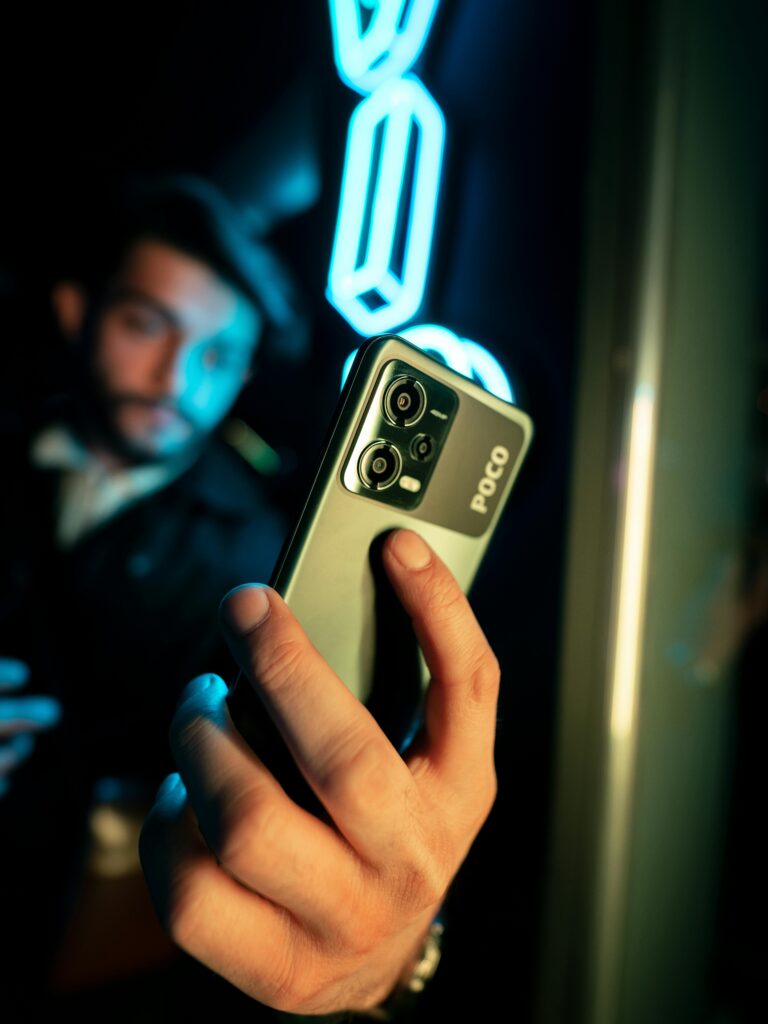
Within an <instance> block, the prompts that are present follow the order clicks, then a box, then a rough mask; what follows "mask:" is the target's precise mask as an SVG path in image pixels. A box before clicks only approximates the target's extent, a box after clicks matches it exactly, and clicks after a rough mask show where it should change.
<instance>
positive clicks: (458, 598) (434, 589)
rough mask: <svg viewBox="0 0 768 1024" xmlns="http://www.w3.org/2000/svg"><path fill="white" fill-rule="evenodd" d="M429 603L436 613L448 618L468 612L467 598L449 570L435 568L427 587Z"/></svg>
mask: <svg viewBox="0 0 768 1024" xmlns="http://www.w3.org/2000/svg"><path fill="white" fill-rule="evenodd" d="M427 603H428V606H429V608H430V610H431V611H432V612H434V613H439V614H441V615H444V616H445V617H446V618H450V617H453V616H455V615H459V614H466V608H467V599H466V597H465V595H464V594H463V593H462V591H461V588H460V587H459V585H458V584H457V583H456V581H455V580H454V578H453V577H452V576H451V575H450V574H449V573H448V571H447V570H444V571H439V570H433V572H432V573H431V578H430V580H429V584H428V588H427Z"/></svg>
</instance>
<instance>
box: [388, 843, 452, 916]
mask: <svg viewBox="0 0 768 1024" xmlns="http://www.w3.org/2000/svg"><path fill="white" fill-rule="evenodd" d="M398 876H399V880H398V886H397V890H398V900H397V902H398V903H399V905H400V906H401V907H407V908H409V909H410V910H411V911H412V912H419V911H422V910H424V909H426V908H427V907H431V906H433V905H434V904H435V903H438V902H440V901H441V900H442V899H443V898H444V896H445V891H446V889H447V887H448V882H449V880H450V872H449V871H448V870H447V867H446V862H445V857H444V856H443V855H442V854H441V853H438V852H437V851H436V850H433V849H429V848H427V847H421V848H420V849H419V850H418V851H416V850H414V851H413V852H412V854H411V856H410V857H409V858H408V859H406V860H405V861H404V862H403V863H401V864H400V866H399V870H398Z"/></svg>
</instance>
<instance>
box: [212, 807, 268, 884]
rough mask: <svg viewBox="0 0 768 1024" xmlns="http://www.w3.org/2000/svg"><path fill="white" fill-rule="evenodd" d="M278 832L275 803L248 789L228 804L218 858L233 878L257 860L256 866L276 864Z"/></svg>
mask: <svg viewBox="0 0 768 1024" xmlns="http://www.w3.org/2000/svg"><path fill="white" fill-rule="evenodd" d="M282 832H283V823H282V821H281V816H280V813H279V808H278V807H277V805H276V803H275V801H274V800H271V799H269V798H268V797H266V796H265V795H264V794H263V793H261V792H260V791H259V790H255V791H254V790H249V791H247V792H246V793H244V794H242V795H241V796H240V797H239V798H237V799H235V800H233V801H232V802H231V803H230V804H229V805H228V808H227V816H226V821H225V823H224V826H223V829H222V838H221V844H220V848H219V851H218V853H219V857H220V859H221V861H222V862H223V863H224V864H226V865H227V867H229V868H230V869H231V870H232V871H233V872H234V874H236V875H237V874H241V873H242V872H243V871H246V870H252V869H253V864H254V861H255V860H256V858H257V857H258V861H259V863H260V864H266V865H269V864H273V863H277V862H279V853H278V851H279V849H280V845H281V842H280V837H281V833H282Z"/></svg>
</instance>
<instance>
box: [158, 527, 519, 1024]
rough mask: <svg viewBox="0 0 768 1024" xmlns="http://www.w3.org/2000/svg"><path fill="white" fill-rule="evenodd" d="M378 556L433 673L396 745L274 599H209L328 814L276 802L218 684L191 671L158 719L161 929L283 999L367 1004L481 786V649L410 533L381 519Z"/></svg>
mask: <svg viewBox="0 0 768 1024" xmlns="http://www.w3.org/2000/svg"><path fill="white" fill-rule="evenodd" d="M382 557H383V562H384V566H385V569H386V571H387V574H388V576H389V578H390V580H391V582H392V584H393V587H394V589H395V592H396V593H397V595H398V597H399V599H400V601H401V602H402V604H403V606H404V607H405V609H406V611H407V612H408V614H409V615H410V617H411V620H412V622H413V626H414V629H415V631H416V635H417V638H418V640H419V643H420V644H421V647H422V650H423V652H424V656H425V658H426V661H427V664H428V666H429V669H430V672H431V675H432V680H431V683H430V687H429V691H428V693H427V698H426V708H425V725H424V730H423V732H422V734H421V736H420V737H419V739H418V740H417V742H416V743H415V744H414V745H413V746H412V747H411V748H410V749H409V751H408V753H407V755H406V757H405V759H403V758H402V757H401V756H400V755H399V754H398V753H397V751H396V750H395V748H394V747H393V746H392V745H391V744H390V743H389V741H388V740H387V738H386V737H385V736H384V734H383V733H382V731H381V730H380V728H379V727H378V725H377V724H376V722H375V720H374V719H373V718H372V716H371V715H370V713H369V712H368V711H367V710H366V708H365V707H364V706H363V705H362V704H361V703H360V702H359V701H358V700H357V699H356V698H355V697H354V696H353V695H352V694H351V693H350V691H349V690H348V689H347V688H346V687H345V686H344V684H343V683H342V682H341V681H340V680H339V679H338V677H337V676H336V675H335V674H334V673H333V672H332V670H331V669H330V668H329V666H328V664H327V663H326V662H325V661H324V660H323V659H322V658H321V656H320V655H319V653H318V652H317V651H316V649H315V648H314V647H313V646H312V645H311V644H310V642H309V641H308V639H307V637H306V635H305V634H304V632H303V630H302V629H301V627H300V625H299V623H298V622H297V620H296V619H295V618H294V616H293V615H292V613H291V611H290V610H289V609H288V607H287V605H286V604H285V603H284V601H283V600H282V599H281V598H280V597H279V596H278V595H277V594H276V593H275V592H274V591H273V590H270V589H269V588H266V587H257V586H247V587H242V588H239V589H237V590H235V591H232V592H230V594H228V595H227V597H226V598H225V600H224V602H223V603H222V615H221V618H222V624H223V628H224V631H225V634H226V637H227V640H228V642H229V644H230V647H231V649H232V651H233V653H234V655H235V657H236V658H237V660H238V662H239V663H240V665H241V666H242V668H243V670H244V672H245V673H246V674H247V676H248V679H249V680H250V681H251V683H252V684H253V686H254V687H255V689H256V690H257V692H258V693H259V695H260V696H261V698H262V700H263V701H264V703H265V704H266V706H267V709H268V710H269V713H270V715H271V716H272V718H273V719H274V721H275V723H276V724H277V726H278V728H279V730H280V732H281V733H282V735H283V737H284V739H285V741H286V743H287V745H288V747H289V748H290V750H291V753H292V755H293V757H294V759H295V760H296V762H297V764H298V766H299V768H300V769H301V772H302V774H303V775H304V777H305V778H306V780H307V781H308V783H309V784H310V786H311V787H312V789H313V790H314V792H315V793H316V795H317V796H318V798H319V799H320V801H321V802H322V804H323V806H324V807H325V808H326V810H327V812H328V815H329V818H330V822H329V823H327V822H325V821H321V820H320V819H318V818H317V817H314V816H313V815H311V814H310V813H308V812H307V811H305V810H304V809H303V808H301V807H299V806H298V805H296V804H295V803H293V802H292V801H291V800H289V798H288V797H287V796H286V794H285V793H284V791H283V790H282V789H281V787H280V785H279V783H278V782H277V781H276V780H275V779H274V778H273V777H272V776H271V775H270V774H269V772H268V771H267V770H266V768H265V767H264V766H263V764H262V763H261V761H260V760H259V759H258V757H257V756H256V755H255V754H254V752H253V751H252V750H251V748H250V747H249V746H248V745H247V744H246V743H245V741H244V740H243V738H242V737H241V736H240V734H239V733H238V731H237V730H236V728H235V727H234V725H233V723H232V721H231V719H230V717H229V712H228V709H227V706H226V703H225V698H226V696H227V688H226V686H225V684H224V683H223V682H222V681H221V680H220V679H219V678H218V677H217V676H201V677H199V678H198V679H195V680H193V681H192V683H190V684H189V686H188V687H187V688H186V690H185V691H184V693H183V694H182V697H181V700H180V702H179V705H178V707H177V710H176V714H175V716H174V719H173V723H172V725H171V745H172V748H173V752H174V756H175V759H176V763H177V765H178V768H179V774H174V775H171V776H168V778H167V779H166V780H165V781H164V783H163V785H162V786H161V787H160V790H159V792H158V795H157V798H156V801H155V804H154V807H153V808H152V810H151V811H150V813H149V815H148V816H147V819H146V821H145V823H144V829H143V831H142V836H141V842H140V851H141V857H142V863H143V867H144V871H145V874H146V877H147V881H148V883H149V887H150V891H151V893H152V896H153V899H154V902H155V905H156V907H157V909H158V912H159V914H160V916H161V918H162V919H163V920H164V922H165V924H166V927H167V928H168V930H169V931H170V933H171V935H172V937H173V938H174V940H175V941H176V942H177V943H178V944H179V945H180V946H181V947H182V948H183V949H185V950H186V951H187V952H188V953H190V954H191V955H192V956H194V957H196V958H197V959H198V960H201V961H202V962H203V963H205V964H206V965H207V966H208V967H210V968H212V969H213V970H215V971H216V972H218V973H219V974H221V975H223V976H224V977H225V978H227V979H228V980H229V981H231V982H232V983H233V984H234V985H236V986H237V987H238V988H240V989H242V990H243V991H245V992H247V993H248V994H249V995H251V996H253V997H254V998H256V999H259V1000H261V1001H262V1002H264V1003H267V1004H268V1005H270V1006H273V1007H276V1008H278V1009H282V1010H287V1011H291V1012H294V1013H312V1014H323V1013H331V1012H334V1011H336V1010H363V1009H369V1008H371V1007H373V1006H376V1005H377V1004H379V1003H380V1002H381V1001H382V1000H383V999H384V998H385V997H386V996H387V994H388V993H389V992H390V991H391V990H392V989H393V988H394V987H395V985H396V983H397V981H398V979H399V977H400V976H401V975H402V974H403V972H404V970H405V969H406V968H407V967H408V966H409V964H410V962H411V960H412V958H414V956H415V954H416V951H417V949H418V948H419V946H420V943H421V940H422V937H423V936H424V934H425V933H426V931H427V929H428V927H429V925H430V922H431V921H432V919H433V917H434V916H435V913H436V912H437V910H438V909H439V907H440V906H441V904H442V901H443V899H444V896H445V893H446V890H447V888H448V886H449V884H450V882H451V880H452V878H453V877H454V875H455V873H456V871H457V870H458V868H459V866H460V864H461V862H462V861H463V859H464V857H465V856H466V854H467V852H468V850H469V848H470V846H471V844H472V842H473V840H474V838H475V836H476V835H477V833H478V831H479V830H480V827H481V826H482V824H483V822H484V821H485V818H486V817H487V815H488V812H489V810H490V808H491V805H492V803H493V800H494V797H495V793H496V777H495V772H494V765H493V743H494V734H495V723H496V701H497V695H498V685H499V669H498V663H497V661H496V658H495V656H494V655H493V653H492V651H491V649H490V647H489V646H488V643H487V641H486V639H485V637H484V635H483V633H482V631H481V629H480V627H479V625H478V623H477V621H476V619H475V617H474V615H473V613H472V611H471V608H470V606H469V604H468V602H467V600H466V598H465V596H464V595H463V593H462V592H461V590H460V589H459V586H458V584H457V583H456V581H455V580H454V578H453V577H452V575H451V574H450V572H449V571H448V569H447V568H446V567H445V565H444V564H443V563H442V562H441V561H440V559H439V558H437V556H436V555H435V554H434V553H433V552H431V551H430V549H429V548H428V547H427V546H426V545H425V544H424V542H423V541H421V539H420V538H418V537H417V536H416V535H415V534H413V533H411V532H410V531H397V532H396V533H394V534H392V535H391V536H390V537H388V538H387V541H386V543H385V545H384V549H383V553H382ZM198 826H199V828H198Z"/></svg>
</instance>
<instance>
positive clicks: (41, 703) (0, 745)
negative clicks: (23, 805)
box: [0, 658, 61, 797]
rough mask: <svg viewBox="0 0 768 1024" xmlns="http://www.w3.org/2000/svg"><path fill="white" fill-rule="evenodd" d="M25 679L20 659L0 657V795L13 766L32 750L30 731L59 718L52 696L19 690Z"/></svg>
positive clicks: (7, 786)
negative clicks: (32, 694) (28, 694)
mask: <svg viewBox="0 0 768 1024" xmlns="http://www.w3.org/2000/svg"><path fill="white" fill-rule="evenodd" d="M28 679H29V669H28V667H27V665H26V664H25V663H24V662H23V661H19V660H18V659H16V658H0V797H2V796H3V795H4V794H5V793H7V792H8V790H9V789H10V787H11V784H12V774H13V772H14V770H15V769H16V768H18V766H19V765H20V764H21V763H22V762H23V761H25V760H26V759H27V758H28V757H29V756H30V754H31V753H32V751H33V749H34V746H35V741H34V737H33V736H32V733H33V732H39V731H40V730H42V729H50V728H52V727H53V726H54V725H56V723H57V722H58V721H59V719H60V718H61V705H60V704H59V702H58V701H57V700H56V699H55V698H53V697H43V696H39V695H35V696H32V697H29V696H27V695H26V694H23V693H22V694H19V691H20V690H23V688H24V686H25V685H26V683H27V681H28Z"/></svg>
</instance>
